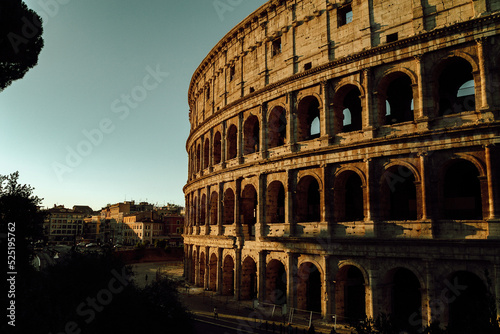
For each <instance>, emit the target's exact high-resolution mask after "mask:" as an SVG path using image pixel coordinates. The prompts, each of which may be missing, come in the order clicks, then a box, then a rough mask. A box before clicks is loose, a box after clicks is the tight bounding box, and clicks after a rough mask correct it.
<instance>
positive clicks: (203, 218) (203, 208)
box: [200, 194, 207, 226]
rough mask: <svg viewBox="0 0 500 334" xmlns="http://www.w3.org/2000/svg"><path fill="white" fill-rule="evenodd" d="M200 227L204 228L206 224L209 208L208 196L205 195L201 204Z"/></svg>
mask: <svg viewBox="0 0 500 334" xmlns="http://www.w3.org/2000/svg"><path fill="white" fill-rule="evenodd" d="M200 206H201V208H200V225H202V226H204V225H205V223H206V221H207V220H206V211H207V210H206V208H207V195H205V194H203V195H202V196H201V204H200Z"/></svg>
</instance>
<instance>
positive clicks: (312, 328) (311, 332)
mask: <svg viewBox="0 0 500 334" xmlns="http://www.w3.org/2000/svg"><path fill="white" fill-rule="evenodd" d="M307 334H316V330H314V325H313V324H311V327H309V329H308V330H307Z"/></svg>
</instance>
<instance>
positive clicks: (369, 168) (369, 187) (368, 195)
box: [363, 159, 377, 237]
mask: <svg viewBox="0 0 500 334" xmlns="http://www.w3.org/2000/svg"><path fill="white" fill-rule="evenodd" d="M373 169H374V167H373V162H372V159H365V170H366V188H365V191H364V193H363V204H364V207H365V209H364V210H365V221H364V224H365V236H366V237H374V236H375V222H374V221H375V219H376V217H377V215H376V214H375V212H374V211H375V207H374V205H373V201H372V198H373V192H374V190H375V189H376V181H375V177H374V171H373Z"/></svg>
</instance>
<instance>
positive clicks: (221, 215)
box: [217, 182, 224, 235]
mask: <svg viewBox="0 0 500 334" xmlns="http://www.w3.org/2000/svg"><path fill="white" fill-rule="evenodd" d="M217 205H218V206H219V207H218V208H217V215H218V219H217V220H218V222H217V235H223V229H224V227H223V219H224V183H222V182H221V183H219V202H218V203H217Z"/></svg>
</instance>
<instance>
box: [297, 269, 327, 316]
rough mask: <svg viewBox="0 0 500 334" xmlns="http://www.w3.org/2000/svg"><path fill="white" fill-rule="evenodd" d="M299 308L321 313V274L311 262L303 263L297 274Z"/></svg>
mask: <svg viewBox="0 0 500 334" xmlns="http://www.w3.org/2000/svg"><path fill="white" fill-rule="evenodd" d="M297 308H298V309H300V310H308V311H313V312H321V273H320V271H319V270H318V268H317V267H316V266H315V265H314V264H313V263H311V262H305V263H302V264H301V265H300V267H299V271H298V273H297Z"/></svg>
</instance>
